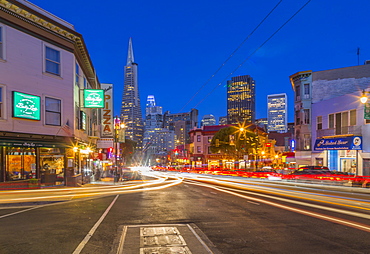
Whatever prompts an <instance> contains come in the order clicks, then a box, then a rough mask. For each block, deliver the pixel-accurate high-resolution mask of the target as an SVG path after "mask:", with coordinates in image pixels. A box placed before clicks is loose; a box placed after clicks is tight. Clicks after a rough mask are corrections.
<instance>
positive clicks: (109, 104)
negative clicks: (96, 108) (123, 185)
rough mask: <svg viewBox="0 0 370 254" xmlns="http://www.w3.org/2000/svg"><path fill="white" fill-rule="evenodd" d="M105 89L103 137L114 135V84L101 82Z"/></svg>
mask: <svg viewBox="0 0 370 254" xmlns="http://www.w3.org/2000/svg"><path fill="white" fill-rule="evenodd" d="M101 88H103V89H104V99H105V100H104V101H105V102H104V108H103V110H102V112H103V116H102V123H101V124H102V133H101V136H102V137H103V138H112V137H113V132H114V129H113V84H105V83H103V84H101Z"/></svg>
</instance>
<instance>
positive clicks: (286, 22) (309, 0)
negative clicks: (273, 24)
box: [194, 0, 311, 108]
mask: <svg viewBox="0 0 370 254" xmlns="http://www.w3.org/2000/svg"><path fill="white" fill-rule="evenodd" d="M310 2H311V0H308V1H307V2H306V3H305V4H304V5H303V6H302V7H301V8H300V9H299V10H298V11H296V12H295V13H294V14H293V15H292V16H291V17H290V18H289V19H288V20H287V21H285V23H284V24H282V25H281V26H280V27H279V28H278V29H277V30H276V31H275V32H274V33H273V34H272V35H271V36H270V37H269V38H268V39H267V40H265V41H264V42H263V43H262V44H261V45H260V46H259V47H258V48H257V49H256V50H254V51H253V52H252V53H251V54H250V55H249V56H248V57H247V58H246V59H245V60H244V61H243V62H242V63H241V64H239V66H238V67H236V68H235V69H234V70H233V71H232V72H231V73H230V74H229V75H227V76H226V77H225V78H224V79H223V80H222V81H221V82H220V83H219V84H217V85H216V86H215V87H214V88H213V89H212V91H211V92H209V93H208V94H207V95H206V96H205V97H204V98H203V99H202V100H201V101H200V102H199V103H198V104H197V105H195V107H194V108H196V107H197V106H199V105H200V104H201V103H202V102H203V101H204V100H205V99H206V98H208V96H210V95H211V94H212V93H213V92H214V91H215V90H216V88H218V87H219V86H220V85H221V84H222V83H223V82H225V81H226V80H227V79H228V78H229V77H230V76H231V75H233V74H234V72H236V71H237V70H238V69H239V68H240V67H242V66H243V64H245V62H246V61H248V60H249V59H250V58H251V57H252V56H253V55H254V54H255V53H256V52H257V51H258V50H259V49H261V48H262V47H263V46H264V45H265V44H266V43H267V42H268V41H269V40H270V39H271V38H272V37H274V36H275V35H276V34H277V33H278V32H279V31H280V30H281V29H282V28H283V27H284V26H285V25H286V24H288V23H289V21H291V20H292V19H293V18H294V17H295V16H296V15H297V14H298V13H299V12H300V11H302V10H303V9H304V8H305V7H306V6H307V5H308V4H309V3H310Z"/></svg>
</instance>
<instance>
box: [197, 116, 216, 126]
mask: <svg viewBox="0 0 370 254" xmlns="http://www.w3.org/2000/svg"><path fill="white" fill-rule="evenodd" d="M200 125H201V126H208V125H216V118H215V116H214V115H204V116H203V118H202V120H201V124H200Z"/></svg>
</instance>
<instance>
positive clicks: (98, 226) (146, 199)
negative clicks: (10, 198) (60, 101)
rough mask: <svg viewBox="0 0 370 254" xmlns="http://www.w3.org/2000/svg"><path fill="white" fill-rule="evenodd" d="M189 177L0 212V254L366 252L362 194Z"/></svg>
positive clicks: (368, 231) (368, 226) (369, 227)
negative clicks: (165, 233)
mask: <svg viewBox="0 0 370 254" xmlns="http://www.w3.org/2000/svg"><path fill="white" fill-rule="evenodd" d="M189 178H190V179H189V180H184V181H183V182H182V183H181V184H176V185H172V186H170V187H167V188H163V189H162V188H159V187H160V186H162V187H165V185H164V183H166V182H170V181H171V182H173V181H172V180H171V179H167V180H166V181H165V182H163V185H162V184H156V185H155V186H156V188H154V189H150V188H147V187H145V188H141V189H140V188H138V189H137V190H136V191H126V190H122V191H117V192H116V193H110V194H109V193H106V194H105V195H101V196H99V195H96V196H93V198H92V196H88V197H82V196H81V197H79V198H76V199H71V198H70V199H68V200H67V199H66V200H61V199H60V198H58V199H55V200H48V201H47V202H43V203H39V204H34V203H29V202H27V203H26V204H27V205H22V204H21V203H17V204H12V205H9V204H6V205H2V206H0V208H1V209H0V239H1V240H0V253H12V254H13V253H76V254H77V253H125V254H130V253H143V254H144V253H181V252H180V250H179V249H176V248H180V247H181V248H183V249H182V250H181V251H183V252H182V253H193V254H201V253H225V254H228V253H230V254H238V253H370V241H369V239H370V223H369V222H370V220H369V218H370V217H369V216H370V212H369V211H370V207H369V204H370V202H369V196H370V195H368V194H356V193H340V192H332V191H323V190H321V191H318V190H311V189H307V188H300V189H297V188H296V187H289V188H288V187H284V186H281V187H279V188H278V187H276V186H272V187H271V186H264V185H262V187H261V185H254V184H253V183H252V184H250V183H249V184H247V185H245V186H244V184H241V183H235V182H234V180H226V181H222V183H220V182H218V183H215V182H212V183H210V182H207V181H205V180H202V181H201V182H199V181H198V180H197V179H191V177H189ZM230 179H232V178H230ZM194 180H197V181H194ZM238 181H239V180H238ZM199 184H200V185H199ZM243 186H244V187H243ZM258 186H259V187H258ZM91 188H92V189H93V188H94V187H91ZM95 188H96V187H95ZM101 192H102V194H103V192H104V190H102V191H101ZM94 193H96V191H94ZM0 194H1V193H0ZM288 199H289V200H290V201H287V200H288ZM298 201H299V202H302V203H299V202H298ZM303 203H305V204H308V205H305V204H303ZM324 207H326V209H324ZM153 228H154V229H155V230H157V231H158V230H159V229H163V228H164V231H166V230H168V231H171V230H172V231H176V233H168V234H169V236H171V237H172V236H174V235H176V236H180V237H179V238H178V239H180V240H178V239H175V240H171V241H172V242H170V243H169V244H168V243H167V245H166V243H163V241H164V242H165V241H169V240H168V239H170V237H169V236H168V235H166V238H165V239H167V240H163V239H164V238H163V237H162V236H163V233H158V234H159V235H160V236H158V237H152V236H150V234H151V233H150V232H152V231H153ZM155 230H154V231H155ZM148 232H149V233H148ZM145 234H149V236H146V238H145V236H143V235H145ZM161 237H162V238H161ZM154 238H155V239H156V241H157V243H148V241H151V239H154ZM143 239H146V240H143ZM147 239H149V240H147ZM158 239H159V240H158ZM153 241H154V240H153ZM158 241H159V242H160V241H162V245H160V244H159V243H158ZM143 246H144V247H145V246H146V248H144V247H143ZM148 246H149V247H148ZM156 246H162V247H160V248H159V247H156ZM163 246H167V247H163ZM168 246H172V247H168ZM173 246H175V247H176V248H175V247H173ZM179 246H180V247H179ZM140 248H141V251H142V252H140ZM165 248H167V252H165ZM170 248H172V251H173V252H169V251H170V250H169V249H170ZM176 250H178V252H175V251H176ZM155 251H157V252H155ZM161 251H162V252H161Z"/></svg>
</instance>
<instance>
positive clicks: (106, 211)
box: [73, 195, 119, 254]
mask: <svg viewBox="0 0 370 254" xmlns="http://www.w3.org/2000/svg"><path fill="white" fill-rule="evenodd" d="M118 197H119V195H117V196H116V197H115V199H114V200H113V201H112V203H111V204H110V205H109V207H108V208H107V209H106V210H105V212H104V213H103V215H102V216H101V217H100V219H99V220H98V221H97V222H96V223H95V225H94V226H93V227H92V228H91V229H90V231H89V232H88V233H87V235H86V236H85V238H84V239H83V240H82V242H81V243H80V244H79V245H78V246H77V248H76V249H75V251H74V252H73V254H79V253H81V251H82V249H83V248H84V247H85V245H86V244H87V242H88V241H89V240H90V238H91V237H92V236H93V234H94V233H95V231H96V229H97V228H98V227H99V225H100V224H101V223H102V221H103V220H104V218H105V217H106V216H107V214H108V213H109V211H110V209H111V208H112V207H113V205H114V203H115V202H116V200H117V198H118Z"/></svg>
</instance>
